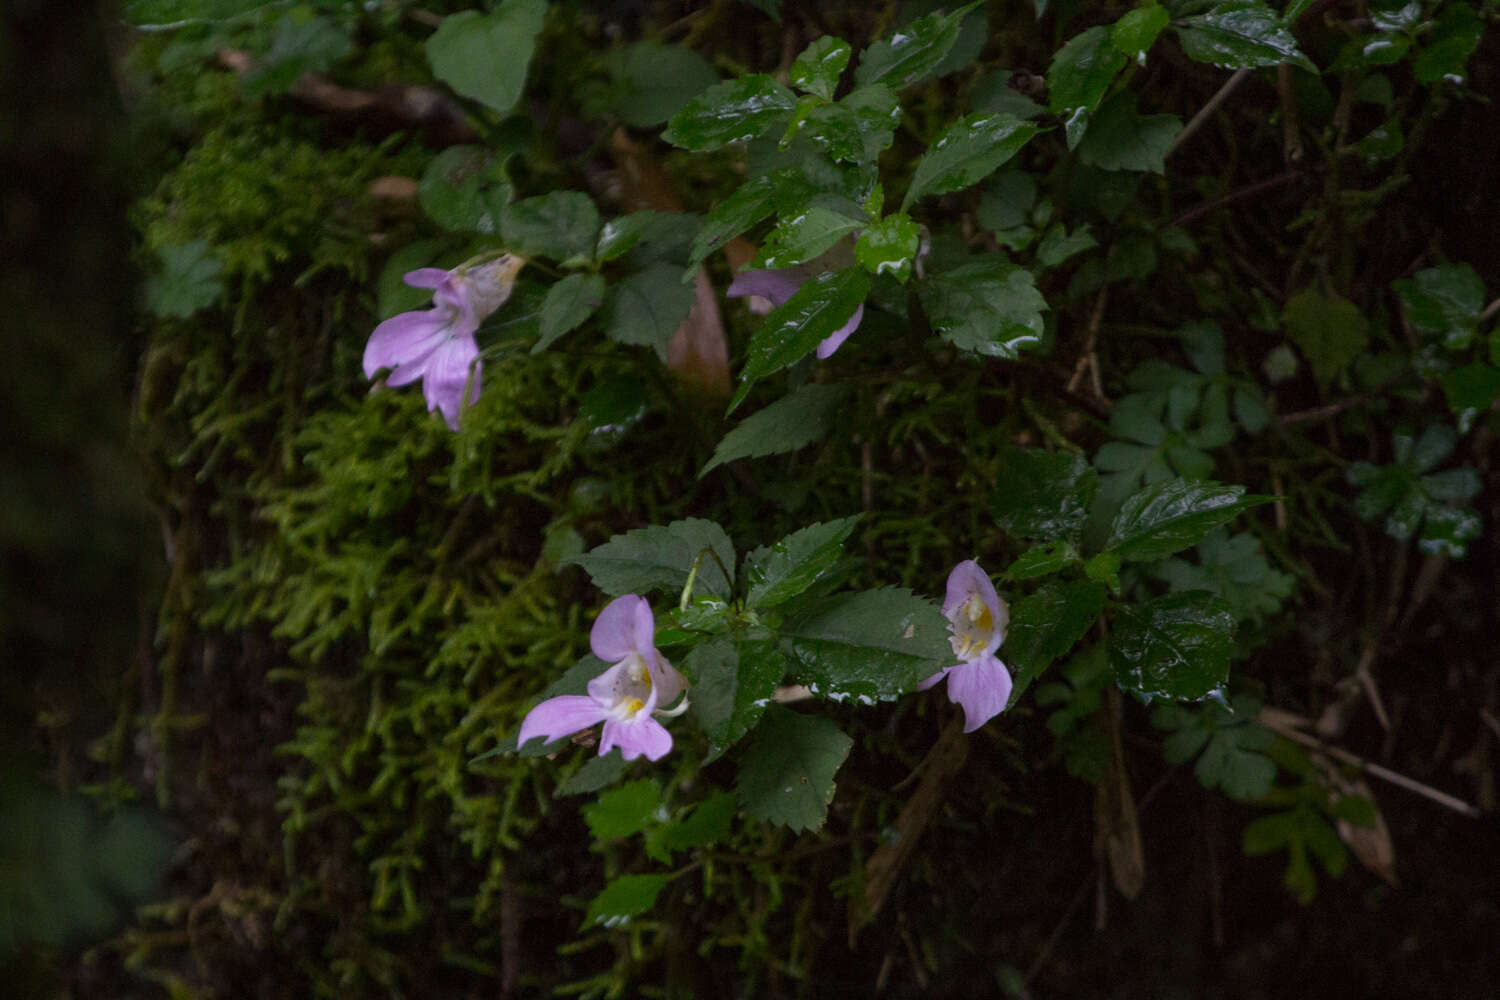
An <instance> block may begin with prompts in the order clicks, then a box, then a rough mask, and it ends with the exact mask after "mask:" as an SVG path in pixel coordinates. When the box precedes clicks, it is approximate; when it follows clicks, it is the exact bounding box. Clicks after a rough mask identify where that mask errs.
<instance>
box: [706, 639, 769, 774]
mask: <svg viewBox="0 0 1500 1000" xmlns="http://www.w3.org/2000/svg"><path fill="white" fill-rule="evenodd" d="M680 666H681V667H682V671H683V673H685V674H687V675H688V677H690V678H691V679H692V680H693V690H692V693H691V696H690V705H691V707H690V708H689V709H688V712H689V714H691V715H692V716H693V718H694V719H695V720H696V721H697V723H698V726H699V727H700V728H701V729H702V730H703V732H704V733H705V734H706V735H707V736H708V753H707V755H706V756H705V757H704V761H703V762H704V763H705V764H707V763H710V762H712V761H714V760H717V759H718V758H719V757H720V756H722V755H723V753H724V751H725V750H728V749H729V748H730V747H732V746H734V744H736V743H738V742H739V740H740V737H742V736H744V735H745V733H747V732H749V731H750V729H751V728H752V727H753V726H754V725H755V724H756V723H757V722H759V721H760V717H761V715H762V714H764V712H765V710H766V706H767V705H769V704H770V703H771V696H772V695H773V694H775V692H776V686H777V685H778V684H780V683H781V679H782V677H783V676H784V675H785V673H786V666H787V664H786V658H785V657H784V656H783V655H782V654H781V652H780V651H779V650H777V649H776V646H775V644H774V643H772V642H740V643H735V642H732V641H730V640H729V639H712V640H710V641H708V642H704V643H700V644H699V645H697V646H694V647H693V650H692V652H690V653H688V655H687V657H686V659H684V660H683V661H682V663H681V664H680Z"/></svg>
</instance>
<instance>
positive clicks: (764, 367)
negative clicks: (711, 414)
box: [729, 267, 870, 412]
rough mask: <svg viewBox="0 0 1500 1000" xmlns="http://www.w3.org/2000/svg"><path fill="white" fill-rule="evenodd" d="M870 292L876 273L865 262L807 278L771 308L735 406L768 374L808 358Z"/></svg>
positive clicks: (753, 344)
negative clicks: (864, 267)
mask: <svg viewBox="0 0 1500 1000" xmlns="http://www.w3.org/2000/svg"><path fill="white" fill-rule="evenodd" d="M869 293H870V279H869V277H868V276H866V274H865V272H864V271H862V270H860V269H859V268H854V267H851V268H847V269H845V270H843V271H830V272H828V273H827V274H823V275H820V276H819V277H817V278H814V279H813V280H811V281H809V282H807V283H806V284H804V285H803V286H802V287H801V288H799V289H798V290H797V291H796V293H795V294H794V295H793V296H792V297H791V298H790V299H787V301H786V302H784V303H783V304H782V305H780V306H778V307H777V308H776V309H774V310H772V312H771V314H770V315H769V316H767V317H766V320H765V322H764V323H763V324H761V327H760V329H759V330H757V331H755V335H754V336H753V337H751V338H750V350H749V353H748V357H747V358H746V361H745V370H744V372H743V373H741V375H740V388H739V391H738V392H736V393H735V395H734V399H733V400H732V401H731V402H730V404H729V410H730V412H733V411H734V409H735V408H736V407H738V406H739V405H740V403H742V402H744V400H745V397H746V396H747V395H749V393H750V388H751V386H753V385H754V384H755V383H756V382H758V381H760V380H761V379H763V378H765V377H766V376H767V375H771V374H774V373H775V372H778V371H780V370H781V369H783V368H785V367H787V366H788V365H791V364H795V363H796V362H798V361H800V360H802V358H804V357H806V356H807V355H808V354H809V353H811V352H812V350H813V348H815V347H817V346H818V344H819V343H820V342H821V341H822V340H824V339H825V338H827V337H828V336H829V335H830V334H832V333H833V332H834V331H835V330H838V329H839V328H840V327H842V326H843V325H844V324H845V323H847V322H849V320H850V319H851V318H852V317H853V316H854V311H855V310H856V309H858V308H859V307H860V306H861V305H862V304H863V303H864V301H865V296H866V295H868V294H869Z"/></svg>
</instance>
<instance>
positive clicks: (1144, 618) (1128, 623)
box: [1109, 590, 1234, 700]
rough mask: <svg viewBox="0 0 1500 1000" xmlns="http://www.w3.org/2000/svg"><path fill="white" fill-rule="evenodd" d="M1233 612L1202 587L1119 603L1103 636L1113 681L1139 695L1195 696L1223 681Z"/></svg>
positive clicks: (1230, 646) (1231, 641)
mask: <svg viewBox="0 0 1500 1000" xmlns="http://www.w3.org/2000/svg"><path fill="white" fill-rule="evenodd" d="M1233 651H1234V615H1233V614H1232V613H1231V612H1230V610H1229V606H1228V605H1226V604H1225V603H1224V601H1223V600H1222V599H1220V598H1218V597H1215V596H1214V595H1213V594H1210V593H1209V592H1208V591H1205V590H1190V591H1187V592H1186V593H1181V594H1168V595H1166V596H1165V597H1158V598H1156V599H1154V600H1150V601H1146V602H1144V603H1142V604H1127V605H1122V606H1121V607H1120V609H1119V611H1118V613H1117V614H1116V616H1115V623H1114V629H1113V631H1111V632H1110V636H1109V662H1110V666H1111V667H1112V668H1113V669H1114V674H1115V682H1116V683H1117V684H1119V685H1120V687H1121V688H1122V689H1123V690H1126V691H1129V692H1130V693H1132V694H1136V695H1139V696H1141V697H1144V698H1155V697H1167V698H1178V699H1185V700H1191V699H1197V698H1202V697H1204V696H1205V695H1207V694H1209V693H1210V692H1211V691H1214V690H1215V689H1217V688H1219V687H1221V686H1223V684H1224V682H1225V681H1226V680H1228V679H1229V656H1230V653H1232V652H1233Z"/></svg>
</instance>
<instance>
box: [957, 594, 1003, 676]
mask: <svg viewBox="0 0 1500 1000" xmlns="http://www.w3.org/2000/svg"><path fill="white" fill-rule="evenodd" d="M948 627H949V629H951V630H952V632H953V636H952V638H950V639H949V642H950V643H951V644H952V646H953V654H954V655H955V656H957V657H958V658H959V659H960V660H963V661H965V662H968V661H970V660H974V659H978V657H979V655H980V654H981V653H983V652H984V649H985V647H986V646H988V645H989V644H990V640H991V639H993V638H994V637H995V616H994V615H992V614H991V613H990V609H989V607H988V605H986V604H985V603H984V599H983V598H982V597H980V596H979V595H978V594H977V593H975V594H970V595H969V599H968V600H967V601H965V602H964V603H963V604H961V605H960V606H959V607H957V608H956V609H954V612H953V617H952V618H951V619H949V622H948Z"/></svg>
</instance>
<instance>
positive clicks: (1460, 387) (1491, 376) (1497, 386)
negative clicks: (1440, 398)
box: [1443, 361, 1500, 433]
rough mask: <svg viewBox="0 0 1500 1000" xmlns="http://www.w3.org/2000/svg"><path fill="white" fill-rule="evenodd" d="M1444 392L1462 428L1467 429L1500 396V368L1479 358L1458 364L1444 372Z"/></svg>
mask: <svg viewBox="0 0 1500 1000" xmlns="http://www.w3.org/2000/svg"><path fill="white" fill-rule="evenodd" d="M1443 394H1444V395H1445V396H1447V397H1448V407H1449V408H1450V409H1451V410H1452V411H1453V413H1454V415H1455V416H1456V417H1457V418H1458V429H1459V430H1460V431H1462V432H1465V433H1467V432H1468V430H1469V428H1470V427H1472V426H1473V425H1474V421H1475V419H1477V418H1478V416H1479V415H1480V414H1481V413H1484V412H1485V411H1487V410H1488V409H1489V408H1490V407H1491V406H1493V405H1494V402H1495V400H1496V399H1500V368H1496V367H1494V366H1493V365H1487V364H1484V363H1482V362H1477V361H1476V362H1475V363H1474V364H1472V365H1465V366H1464V367H1462V368H1455V369H1454V370H1453V371H1451V372H1449V373H1448V374H1446V375H1444V376H1443Z"/></svg>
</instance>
